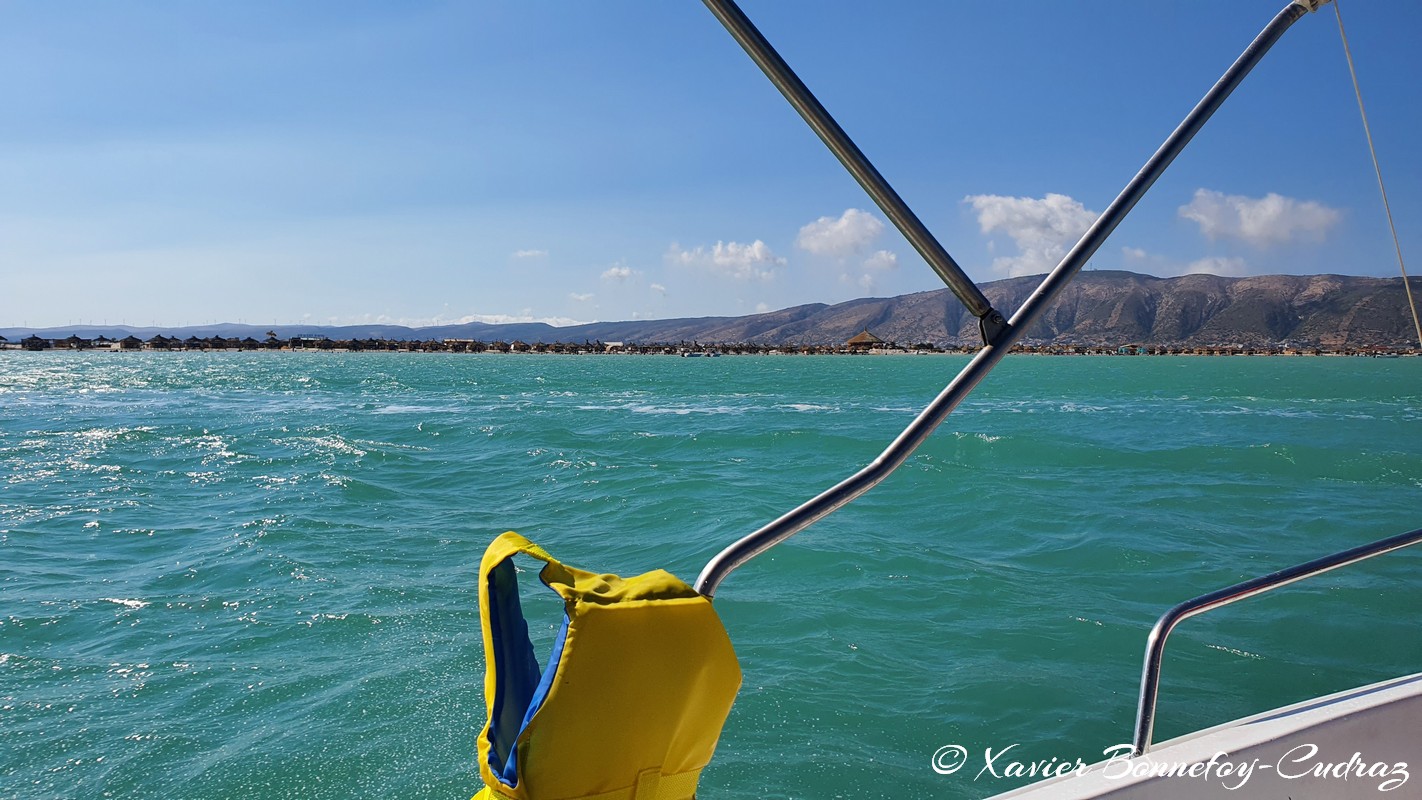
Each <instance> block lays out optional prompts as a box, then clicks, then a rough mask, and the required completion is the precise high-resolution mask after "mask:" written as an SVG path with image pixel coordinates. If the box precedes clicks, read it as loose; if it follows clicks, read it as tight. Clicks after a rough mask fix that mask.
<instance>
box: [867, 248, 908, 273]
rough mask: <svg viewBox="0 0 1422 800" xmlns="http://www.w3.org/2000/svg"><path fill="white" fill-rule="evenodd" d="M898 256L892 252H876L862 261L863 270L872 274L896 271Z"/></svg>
mask: <svg viewBox="0 0 1422 800" xmlns="http://www.w3.org/2000/svg"><path fill="white" fill-rule="evenodd" d="M898 266H899V256H898V254H897V253H895V252H893V251H892V250H878V251H876V252H875V253H874V254H873V255H871V256H869V257H868V258H866V259H864V268H865V269H867V270H871V271H874V272H886V271H888V270H891V269H898Z"/></svg>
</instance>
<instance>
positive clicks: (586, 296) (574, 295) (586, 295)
mask: <svg viewBox="0 0 1422 800" xmlns="http://www.w3.org/2000/svg"><path fill="white" fill-rule="evenodd" d="M568 297H569V298H571V299H573V300H576V301H578V302H579V303H586V302H587V301H589V300H591V299H593V293H592V292H581V293H580V292H569V293H568Z"/></svg>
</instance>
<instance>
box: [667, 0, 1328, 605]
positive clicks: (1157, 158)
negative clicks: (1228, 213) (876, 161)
mask: <svg viewBox="0 0 1422 800" xmlns="http://www.w3.org/2000/svg"><path fill="white" fill-rule="evenodd" d="M703 2H705V4H706V6H707V7H708V8H709V9H710V10H711V12H712V13H713V14H715V15H716V18H717V19H719V20H720V21H721V24H722V25H724V26H725V27H726V29H727V30H728V31H729V32H730V33H731V35H732V36H733V37H735V39H736V41H737V42H739V43H740V44H741V46H742V47H743V48H744V49H745V50H746V52H747V53H748V54H749V55H750V56H751V58H752V59H753V60H754V61H755V62H756V64H757V65H759V66H760V68H761V69H762V70H763V71H764V72H765V73H766V75H767V76H768V77H769V78H770V80H771V82H773V83H774V84H775V86H776V88H778V89H779V90H780V91H781V93H782V94H784V95H785V97H786V99H788V100H789V101H790V104H791V105H793V106H794V107H795V109H796V110H797V111H799V112H800V114H801V116H803V117H804V118H805V121H806V122H808V123H809V125H810V127H811V128H813V129H814V130H815V133H817V134H819V136H820V138H821V139H823V140H824V142H825V144H826V145H827V146H828V147H829V148H830V150H831V151H833V152H834V154H835V155H836V156H837V157H838V158H839V159H840V161H841V163H843V164H844V165H845V167H846V168H847V169H848V170H849V171H850V173H851V174H853V175H854V177H855V179H856V180H858V181H859V182H860V184H861V185H862V186H863V187H864V188H865V190H866V191H868V192H869V195H870V197H872V198H873V199H874V201H875V202H876V203H878V204H879V207H880V208H881V209H883V210H884V213H885V214H887V215H888V216H889V219H890V220H892V221H893V223H894V225H895V226H896V227H897V228H898V229H899V231H900V232H901V233H903V234H904V236H905V237H906V238H907V239H908V240H909V242H911V243H912V244H913V245H914V247H915V248H916V249H917V250H918V251H919V253H920V254H922V255H923V256H924V258H925V259H926V260H927V261H928V263H929V265H930V266H932V267H933V268H934V271H935V272H938V274H939V275H940V277H942V278H943V280H944V281H945V282H947V284H948V286H949V288H951V289H952V290H953V292H954V293H955V294H956V295H957V296H958V297H959V299H960V300H962V301H963V303H964V305H966V306H967V307H968V309H969V310H970V311H972V312H973V313H974V314H975V315H976V316H977V317H978V318H979V321H980V328H981V330H982V333H983V339H984V344H983V347H982V349H980V350H979V351H978V353H977V355H975V356H974V357H973V359H972V360H971V361H969V362H968V364H967V366H965V367H963V369H962V371H960V372H959V373H958V375H957V376H956V377H954V378H953V380H952V381H951V382H949V383H948V385H947V386H946V387H944V389H943V391H942V392H940V393H939V394H938V396H937V397H935V398H934V399H933V401H932V402H930V403H929V404H928V406H927V407H925V408H924V409H923V411H921V412H919V414H918V416H917V417H915V418H914V419H913V421H912V422H910V423H909V424H908V427H906V428H904V430H903V432H902V433H900V434H899V435H898V436H897V437H896V438H895V439H894V440H893V441H892V442H890V443H889V446H888V447H887V448H885V449H884V451H883V452H881V453H880V454H879V456H878V457H877V458H875V459H874V460H873V461H871V462H870V463H869V464H868V465H866V466H864V467H863V468H861V469H860V470H859V471H858V472H855V473H854V474H853V475H850V476H849V477H848V478H845V479H843V480H841V481H840V482H839V483H837V484H835V485H834V486H831V487H830V488H828V489H826V490H824V491H823V492H821V493H820V494H818V495H816V496H815V497H813V498H811V499H810V500H808V501H806V502H805V503H802V504H801V505H799V506H798V507H796V508H795V509H793V510H791V511H789V512H788V513H786V514H784V515H782V516H780V517H778V518H777V519H775V520H773V521H772V522H770V523H769V524H767V525H765V526H763V527H761V528H760V529H759V530H757V531H755V532H753V533H751V534H749V535H748V536H745V537H743V538H741V539H739V540H737V541H736V542H734V543H732V544H731V545H730V546H728V547H726V548H725V549H723V550H722V551H721V552H719V553H717V554H716V555H715V556H714V557H712V559H711V560H710V561H709V562H707V564H706V566H705V567H704V568H703V569H702V570H701V574H700V575H699V576H698V577H697V579H696V583H695V588H696V590H697V591H698V592H700V593H701V594H702V595H704V596H706V597H708V598H710V597H714V595H715V594H716V589H717V587H719V586H720V584H721V582H722V581H723V580H725V578H726V576H727V575H729V574H731V572H733V571H734V570H735V569H736V568H738V567H740V566H741V565H742V564H744V563H746V562H747V561H749V560H751V559H752V558H755V557H756V556H757V555H760V554H761V553H763V552H765V551H766V550H769V549H770V548H771V547H774V546H775V545H777V544H779V543H780V542H782V541H784V540H786V539H788V538H790V537H791V536H793V535H795V534H796V533H799V532H800V531H802V530H804V529H805V528H807V527H809V526H810V525H812V524H814V523H815V522H817V521H819V520H820V519H822V518H824V517H825V516H827V515H829V514H831V513H833V512H834V511H836V510H838V509H839V508H841V507H843V506H844V505H845V504H847V503H849V502H850V501H852V500H854V499H855V498H856V497H858V496H860V495H861V494H864V493H865V492H867V491H869V490H870V489H872V488H873V487H874V486H876V485H877V484H879V483H880V482H881V481H883V480H884V479H885V478H887V477H888V476H889V474H890V473H892V472H893V471H894V470H895V469H897V468H898V467H899V466H900V465H901V464H903V463H904V462H905V461H907V460H908V457H909V456H910V455H912V454H913V452H914V450H916V449H918V446H919V445H921V444H922V443H923V442H924V441H925V440H926V439H927V438H928V437H929V435H930V434H932V433H933V431H934V429H936V428H937V427H938V425H939V424H940V423H942V422H943V420H944V419H946V418H947V417H948V415H949V414H950V413H952V411H953V409H955V408H957V406H958V404H959V403H961V402H962V401H963V400H964V399H965V398H966V397H967V396H968V395H969V394H970V393H971V392H972V391H973V389H974V388H975V387H977V385H978V383H979V382H981V381H982V379H983V378H984V377H986V376H987V374H988V373H989V372H991V371H992V369H993V368H994V367H995V366H997V364H998V362H1000V361H1001V360H1002V358H1003V357H1004V356H1006V355H1007V353H1008V352H1009V351H1010V350H1011V349H1012V347H1013V345H1015V344H1017V342H1018V341H1019V340H1021V339H1022V337H1023V336H1024V335H1025V334H1026V332H1027V330H1028V329H1030V328H1031V327H1032V325H1033V324H1034V323H1035V322H1036V321H1037V320H1038V318H1039V317H1041V315H1042V314H1043V313H1044V312H1045V311H1046V310H1047V309H1048V308H1049V307H1050V306H1051V304H1052V302H1053V301H1055V300H1056V298H1057V295H1059V294H1060V293H1061V291H1062V290H1063V289H1064V288H1066V286H1067V284H1068V283H1070V282H1071V280H1072V279H1073V278H1074V277H1076V275H1077V273H1079V272H1080V271H1081V268H1082V267H1083V266H1085V265H1086V263H1087V261H1088V260H1089V259H1090V258H1091V256H1092V255H1094V254H1095V253H1096V251H1097V250H1098V249H1099V248H1100V247H1101V246H1102V245H1103V244H1104V243H1105V241H1106V239H1107V237H1109V236H1110V235H1111V233H1112V231H1114V230H1115V229H1116V226H1118V225H1120V224H1121V221H1122V220H1124V219H1125V217H1126V215H1127V214H1129V213H1130V211H1131V209H1133V208H1134V207H1135V205H1136V203H1137V202H1139V201H1140V199H1141V198H1142V197H1143V196H1144V195H1145V193H1146V192H1147V191H1148V190H1149V189H1150V187H1151V186H1152V185H1154V184H1155V182H1156V180H1157V179H1158V178H1159V177H1160V176H1161V174H1163V173H1164V172H1165V169H1166V168H1167V167H1169V166H1170V163H1171V162H1172V161H1174V160H1175V157H1176V156H1178V155H1179V154H1180V153H1181V151H1183V150H1184V149H1185V146H1186V145H1187V144H1189V143H1190V140H1191V139H1193V138H1194V137H1195V134H1196V133H1198V132H1199V131H1200V129H1201V128H1202V127H1204V125H1205V123H1206V122H1207V121H1209V119H1210V117H1211V116H1213V115H1214V113H1215V111H1216V110H1218V109H1219V107H1220V105H1222V104H1223V103H1224V101H1225V99H1226V98H1228V97H1229V95H1230V94H1231V93H1232V92H1233V91H1234V90H1235V88H1236V87H1238V86H1239V84H1240V83H1241V82H1242V81H1243V80H1244V78H1245V76H1247V75H1248V74H1249V72H1250V71H1251V70H1253V69H1254V67H1255V66H1256V65H1257V64H1258V63H1259V62H1260V60H1262V59H1263V58H1264V56H1265V54H1267V53H1268V52H1269V50H1270V48H1272V47H1273V46H1274V44H1275V43H1276V42H1278V41H1279V39H1280V38H1282V37H1283V35H1284V33H1285V32H1286V31H1288V29H1289V28H1290V27H1291V26H1292V25H1293V24H1294V23H1295V22H1297V21H1298V20H1299V18H1301V17H1302V16H1303V15H1304V14H1307V13H1310V12H1314V11H1317V10H1318V9H1319V8H1320V7H1322V6H1323V5H1324V4H1326V3H1327V2H1329V0H1294V2H1291V3H1289V4H1288V5H1287V6H1285V7H1284V8H1283V10H1281V11H1279V13H1278V14H1276V15H1275V16H1274V18H1273V20H1272V21H1270V22H1269V24H1268V25H1266V26H1265V27H1264V29H1263V30H1262V31H1261V32H1260V33H1259V35H1258V36H1256V37H1255V38H1254V40H1253V41H1252V42H1251V43H1250V44H1249V46H1248V47H1247V48H1245V50H1244V52H1243V53H1241V54H1240V56H1239V57H1238V58H1237V59H1236V60H1235V61H1234V63H1233V64H1231V65H1230V67H1229V69H1228V70H1226V71H1225V73H1224V74H1223V75H1222V76H1221V77H1220V79H1219V80H1218V81H1217V82H1216V83H1215V85H1214V86H1213V87H1211V88H1210V90H1209V91H1208V92H1207V93H1206V94H1205V96H1204V97H1203V98H1202V99H1201V100H1200V101H1199V102H1198V103H1197V104H1196V105H1195V107H1194V108H1193V109H1192V110H1191V111H1190V113H1189V114H1188V115H1186V117H1185V119H1184V120H1183V121H1182V122H1181V123H1180V124H1179V125H1178V126H1177V127H1176V128H1175V130H1174V131H1172V132H1171V134H1170V136H1169V137H1167V138H1166V140H1165V142H1164V143H1163V144H1161V146H1160V147H1159V149H1157V150H1156V151H1155V153H1154V154H1153V155H1152V156H1151V157H1150V159H1149V160H1148V161H1146V163H1145V165H1144V166H1143V167H1141V169H1140V171H1139V172H1137V173H1136V175H1135V177H1133V178H1132V179H1131V180H1130V182H1129V183H1127V184H1126V187H1125V188H1124V189H1122V190H1121V193H1120V194H1119V195H1117V196H1116V199H1115V200H1113V201H1112V202H1111V205H1110V206H1108V207H1107V208H1106V210H1105V211H1104V212H1102V214H1101V216H1099V217H1097V219H1096V221H1095V222H1093V223H1092V225H1091V227H1090V228H1088V229H1087V231H1086V233H1085V234H1083V235H1082V237H1081V239H1080V240H1078V241H1077V243H1076V244H1075V245H1074V246H1073V247H1072V249H1071V250H1070V251H1069V252H1068V253H1067V254H1066V256H1065V257H1063V258H1062V260H1061V262H1060V263H1059V264H1057V266H1056V267H1055V268H1054V269H1053V270H1052V271H1051V272H1050V273H1048V275H1047V277H1046V278H1044V279H1043V280H1042V283H1041V284H1040V285H1038V286H1037V288H1036V289H1035V290H1034V291H1033V292H1032V294H1031V295H1030V296H1029V297H1028V298H1027V300H1026V301H1025V302H1024V303H1023V304H1022V306H1021V307H1020V308H1018V309H1017V311H1016V313H1014V314H1013V315H1012V317H1011V319H1009V320H1007V321H1006V322H1005V323H1000V322H999V321H998V320H1000V319H1001V315H1000V314H998V313H997V312H996V311H995V310H993V309H992V305H991V303H989V302H988V301H987V299H986V298H985V297H984V296H983V294H982V292H981V291H980V290H978V288H977V286H976V285H974V284H973V283H972V281H971V280H969V279H968V277H967V276H966V275H965V274H963V272H962V269H961V268H959V267H958V265H957V264H956V263H954V262H953V260H952V258H951V257H950V256H948V253H947V251H946V250H943V248H942V246H941V245H939V244H938V242H937V240H936V239H934V238H933V236H932V234H930V233H928V231H927V229H926V228H924V227H923V223H922V222H920V221H919V220H918V217H916V216H914V215H913V212H912V211H910V210H909V209H908V206H907V205H906V204H904V202H903V200H902V199H901V198H900V197H899V196H898V195H897V194H896V193H894V191H893V189H892V188H890V187H889V184H888V182H887V181H885V180H884V178H883V176H882V175H880V174H879V172H878V170H876V169H874V166H873V164H871V163H870V162H869V159H868V158H867V157H866V156H865V155H864V154H863V153H862V152H861V151H860V150H859V148H858V147H856V146H855V145H854V143H853V141H851V140H850V138H849V135H848V134H846V133H845V132H844V130H843V129H842V128H841V127H840V126H839V125H838V124H837V123H836V122H835V121H834V119H833V118H832V117H831V116H830V115H829V112H828V111H826V110H825V108H824V107H823V106H822V105H820V103H819V101H818V100H816V99H815V97H814V95H813V94H811V93H810V90H809V89H808V88H807V87H806V86H805V84H804V83H803V82H802V81H801V80H800V79H799V78H798V77H796V76H795V73H794V72H793V71H792V70H791V69H790V67H789V65H787V64H786V63H785V61H784V59H782V58H781V57H780V56H779V54H777V53H776V52H775V49H774V48H773V47H771V45H770V43H769V42H768V41H766V39H765V37H764V36H762V35H761V33H760V31H759V30H757V29H756V27H755V25H754V24H752V23H751V21H750V19H749V18H747V17H746V15H745V14H744V13H743V12H742V11H741V10H740V8H739V7H738V6H737V5H736V3H735V2H734V0H703Z"/></svg>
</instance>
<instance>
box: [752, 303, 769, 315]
mask: <svg viewBox="0 0 1422 800" xmlns="http://www.w3.org/2000/svg"><path fill="white" fill-rule="evenodd" d="M769 310H770V306H769V305H767V304H765V303H756V304H755V313H757V314H764V313H765V312H767V311H769Z"/></svg>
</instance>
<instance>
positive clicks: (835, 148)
mask: <svg viewBox="0 0 1422 800" xmlns="http://www.w3.org/2000/svg"><path fill="white" fill-rule="evenodd" d="M704 2H705V3H706V7H707V8H709V9H711V13H712V14H715V15H716V19H718V20H720V21H721V24H722V25H724V26H726V30H727V31H730V33H731V35H732V36H733V37H735V39H736V41H737V42H739V43H740V45H741V47H742V48H744V49H745V51H746V53H747V54H749V55H750V57H751V58H752V59H753V60H754V61H755V63H756V64H757V65H758V66H759V67H760V68H761V71H763V72H764V73H765V75H766V77H768V78H770V82H771V83H773V84H775V88H777V89H779V90H780V93H781V94H783V95H785V99H786V100H789V101H790V105H792V106H794V107H795V110H796V111H798V112H800V116H801V117H803V118H804V119H805V122H807V123H809V125H810V127H811V128H812V129H814V131H815V133H816V134H818V135H819V137H820V140H821V141H823V142H824V143H825V145H826V146H827V147H829V149H830V151H831V152H833V153H834V154H835V157H836V158H838V159H839V162H840V163H841V164H843V165H844V168H845V169H847V170H849V174H851V175H853V176H854V179H855V180H856V181H859V185H860V186H862V187H864V191H866V192H868V193H869V196H870V197H871V198H873V200H874V202H875V203H876V204H878V206H879V208H880V209H881V210H882V211H883V212H884V213H885V214H886V215H887V216H888V217H889V220H890V221H891V222H893V223H894V227H896V228H898V229H899V232H900V233H902V234H903V235H904V238H906V239H908V240H909V244H912V245H913V248H914V249H915V250H917V251H918V253H919V255H921V256H923V259H924V260H925V261H927V262H928V265H929V266H930V267H932V268H933V271H934V272H936V273H938V277H940V278H942V279H943V282H944V283H946V284H948V288H950V289H952V290H953V294H955V295H957V296H958V299H959V300H961V301H962V302H963V305H964V306H966V307H967V309H968V311H970V312H971V313H972V315H973V316H975V317H978V318H979V319H984V320H985V322H988V323H990V322H991V315H996V316H997V323H998V326H999V327H1000V326H1001V323H1002V315H1001V314H997V313H996V312H995V311H993V308H992V304H991V303H990V302H988V299H987V297H985V296H984V295H983V293H982V291H981V290H980V289H978V287H977V284H975V283H973V281H972V279H971V278H969V277H968V276H967V274H966V273H964V272H963V268H962V267H960V266H958V263H957V262H956V261H954V260H953V257H952V256H950V255H948V251H947V250H944V249H943V245H941V244H939V242H938V240H937V239H935V238H934V237H933V234H932V233H929V231H928V228H926V227H925V226H924V224H923V222H922V221H920V220H919V218H918V216H917V215H915V214H914V213H913V211H912V210H911V209H910V208H909V207H908V204H907V203H905V202H904V201H903V198H901V197H899V195H898V192H895V191H894V188H893V187H892V186H890V185H889V182H888V181H886V180H884V176H883V175H880V174H879V170H877V169H875V168H874V165H873V164H871V163H870V162H869V159H868V157H866V156H865V155H864V153H862V152H861V151H860V150H859V148H858V147H857V146H856V145H855V144H854V141H853V140H851V139H850V138H849V134H847V133H845V132H844V129H843V128H841V127H840V126H839V123H837V122H835V121H834V117H831V116H830V113H829V112H828V111H826V110H825V107H824V106H823V105H821V104H820V101H819V100H817V99H816V98H815V95H814V94H813V93H811V92H810V89H809V87H807V86H805V84H804V82H802V81H801V80H800V78H799V76H797V75H796V74H795V71H794V70H792V69H790V65H789V64H786V63H785V60H784V59H783V58H781V57H780V54H779V53H777V52H775V48H774V47H772V46H771V45H770V42H768V41H766V38H765V37H764V36H762V35H761V33H760V31H759V30H758V29H756V27H755V25H754V24H753V23H752V22H751V21H750V19H749V18H747V17H746V15H745V13H743V12H742V11H741V9H740V7H739V6H737V5H736V4H735V2H733V0H704ZM985 336H986V334H985ZM983 341H984V342H989V341H990V339H989V338H984V340H983Z"/></svg>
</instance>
